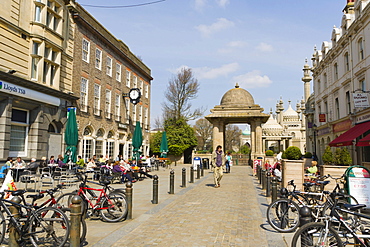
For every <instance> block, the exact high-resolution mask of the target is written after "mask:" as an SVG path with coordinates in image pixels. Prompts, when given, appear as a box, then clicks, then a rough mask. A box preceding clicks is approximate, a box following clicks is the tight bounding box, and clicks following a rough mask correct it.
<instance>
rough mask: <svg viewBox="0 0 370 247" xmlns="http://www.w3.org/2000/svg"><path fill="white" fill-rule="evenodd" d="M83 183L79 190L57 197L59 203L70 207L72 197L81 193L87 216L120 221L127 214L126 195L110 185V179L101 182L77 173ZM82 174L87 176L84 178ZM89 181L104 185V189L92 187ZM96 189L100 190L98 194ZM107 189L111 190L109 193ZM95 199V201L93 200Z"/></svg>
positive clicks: (83, 207) (83, 208)
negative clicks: (90, 179) (89, 179)
mask: <svg viewBox="0 0 370 247" xmlns="http://www.w3.org/2000/svg"><path fill="white" fill-rule="evenodd" d="M76 175H77V177H78V178H79V180H80V181H82V182H81V184H80V185H79V190H77V191H74V192H71V193H66V194H64V195H63V196H61V197H59V198H58V199H57V203H58V204H59V205H61V206H62V207H69V205H70V204H71V200H72V197H73V196H74V195H79V196H81V198H82V210H83V214H84V216H85V217H88V216H91V215H99V216H100V217H101V219H103V220H104V221H107V222H118V221H121V220H122V219H124V218H125V217H126V215H127V201H126V195H125V194H124V192H123V191H122V190H115V189H113V188H112V187H110V186H109V184H110V181H100V183H97V182H93V181H88V180H87V175H86V174H84V173H78V174H76ZM82 175H84V176H85V177H84V178H83V177H82ZM87 182H89V183H93V184H96V185H100V186H103V188H102V189H95V188H91V187H89V186H88V185H87ZM95 191H98V192H100V193H99V195H98V196H97V195H96V194H95ZM107 191H110V193H109V194H107ZM93 201H94V202H93Z"/></svg>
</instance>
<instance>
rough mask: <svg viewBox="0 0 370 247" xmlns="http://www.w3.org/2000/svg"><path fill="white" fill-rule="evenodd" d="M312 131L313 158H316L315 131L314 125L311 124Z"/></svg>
mask: <svg viewBox="0 0 370 247" xmlns="http://www.w3.org/2000/svg"><path fill="white" fill-rule="evenodd" d="M312 130H313V155H314V157H316V131H317V125H316V124H313V126H312Z"/></svg>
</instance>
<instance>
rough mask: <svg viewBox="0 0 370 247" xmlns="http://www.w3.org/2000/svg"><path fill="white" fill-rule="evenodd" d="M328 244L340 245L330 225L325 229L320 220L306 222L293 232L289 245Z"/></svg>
mask: <svg viewBox="0 0 370 247" xmlns="http://www.w3.org/2000/svg"><path fill="white" fill-rule="evenodd" d="M308 246H330V247H332V246H333V247H334V246H336V247H342V246H343V242H342V241H341V240H340V237H339V235H338V233H337V232H336V231H335V230H334V229H333V228H331V227H329V228H328V229H326V227H325V224H324V223H321V222H311V223H308V224H306V225H304V226H302V227H301V228H299V230H298V231H297V232H296V233H295V234H294V236H293V239H292V244H291V247H308Z"/></svg>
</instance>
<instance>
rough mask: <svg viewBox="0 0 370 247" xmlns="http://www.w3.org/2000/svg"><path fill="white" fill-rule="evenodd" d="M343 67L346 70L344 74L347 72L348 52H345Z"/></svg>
mask: <svg viewBox="0 0 370 247" xmlns="http://www.w3.org/2000/svg"><path fill="white" fill-rule="evenodd" d="M344 67H345V69H346V72H347V71H349V56H348V52H346V54H344Z"/></svg>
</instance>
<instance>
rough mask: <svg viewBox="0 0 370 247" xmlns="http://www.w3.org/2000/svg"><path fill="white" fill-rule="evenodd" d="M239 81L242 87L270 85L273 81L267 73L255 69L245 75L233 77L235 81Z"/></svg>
mask: <svg viewBox="0 0 370 247" xmlns="http://www.w3.org/2000/svg"><path fill="white" fill-rule="evenodd" d="M236 82H237V83H239V85H240V87H242V88H257V87H268V86H269V85H270V84H271V83H272V81H271V80H270V78H269V77H268V76H267V75H261V71H259V70H253V71H251V72H248V73H246V74H244V75H238V76H234V77H233V83H234V84H235V83H236Z"/></svg>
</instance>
